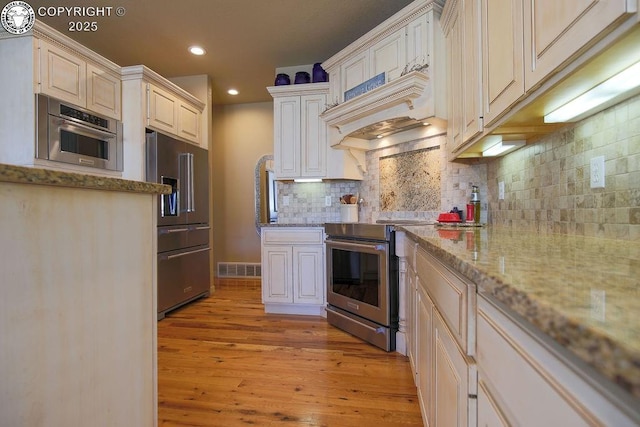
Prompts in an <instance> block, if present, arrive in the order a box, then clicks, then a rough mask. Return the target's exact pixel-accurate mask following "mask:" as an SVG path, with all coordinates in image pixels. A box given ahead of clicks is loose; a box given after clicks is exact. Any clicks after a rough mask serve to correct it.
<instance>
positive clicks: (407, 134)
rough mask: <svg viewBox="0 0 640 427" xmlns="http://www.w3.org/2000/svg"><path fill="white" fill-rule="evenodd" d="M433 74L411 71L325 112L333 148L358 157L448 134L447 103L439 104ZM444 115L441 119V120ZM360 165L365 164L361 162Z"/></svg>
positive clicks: (323, 114)
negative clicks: (373, 151) (404, 143)
mask: <svg viewBox="0 0 640 427" xmlns="http://www.w3.org/2000/svg"><path fill="white" fill-rule="evenodd" d="M436 98H439V97H436V94H435V93H434V88H433V84H432V82H431V81H430V78H429V75H428V74H427V73H425V72H423V71H411V72H409V73H407V74H405V75H403V76H400V77H398V78H396V79H395V80H393V81H391V82H388V83H386V84H384V85H382V86H379V87H377V88H375V89H373V90H371V91H369V92H366V93H364V94H362V95H359V96H357V97H355V98H352V99H350V100H348V101H345V102H343V103H341V104H338V105H336V106H334V107H331V108H329V109H327V110H325V111H324V112H323V113H322V114H321V115H320V117H321V118H322V119H323V120H324V121H325V122H326V123H327V125H328V128H329V130H328V134H329V144H330V146H331V147H332V148H337V149H348V150H350V151H352V154H353V155H354V156H355V157H362V154H358V153H353V151H361V152H364V151H368V150H374V149H378V148H382V147H386V146H390V145H395V144H398V143H401V142H406V141H410V140H415V139H421V138H426V137H430V136H435V135H440V134H443V133H446V127H447V122H446V120H445V119H443V118H442V117H443V116H444V114H442V113H443V112H444V111H443V110H444V107H443V106H444V103H440V102H437V101H439V99H436ZM436 112H438V113H440V116H441V117H438V114H436ZM358 163H361V162H360V161H359V162H358Z"/></svg>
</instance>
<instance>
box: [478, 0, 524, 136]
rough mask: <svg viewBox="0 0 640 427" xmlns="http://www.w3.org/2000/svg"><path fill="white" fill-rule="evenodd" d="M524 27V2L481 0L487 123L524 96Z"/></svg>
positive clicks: (485, 116)
mask: <svg viewBox="0 0 640 427" xmlns="http://www.w3.org/2000/svg"><path fill="white" fill-rule="evenodd" d="M522 27H523V22H522V1H513V0H482V43H483V49H482V50H483V68H482V71H483V81H484V85H483V87H484V91H485V92H484V95H483V101H484V102H483V107H484V108H483V112H484V125H485V126H488V125H491V124H493V122H494V121H495V120H496V119H497V118H499V117H500V116H501V115H502V114H503V113H506V112H507V111H508V110H509V108H510V107H511V106H512V105H513V104H514V103H515V102H516V101H518V100H519V99H520V98H521V97H522V96H523V95H524V66H523V64H522V63H523V37H522Z"/></svg>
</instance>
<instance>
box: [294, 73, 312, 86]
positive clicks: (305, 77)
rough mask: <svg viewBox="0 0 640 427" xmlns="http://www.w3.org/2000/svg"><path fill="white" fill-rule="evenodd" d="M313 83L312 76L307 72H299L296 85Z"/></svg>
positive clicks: (295, 81)
mask: <svg viewBox="0 0 640 427" xmlns="http://www.w3.org/2000/svg"><path fill="white" fill-rule="evenodd" d="M301 83H311V76H309V73H307V72H306V71H298V72H297V73H296V79H295V80H294V84H301Z"/></svg>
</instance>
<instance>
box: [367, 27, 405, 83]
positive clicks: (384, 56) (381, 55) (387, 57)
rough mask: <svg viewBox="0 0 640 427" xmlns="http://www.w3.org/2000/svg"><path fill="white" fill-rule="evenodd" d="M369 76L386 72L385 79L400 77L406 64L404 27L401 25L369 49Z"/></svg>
mask: <svg viewBox="0 0 640 427" xmlns="http://www.w3.org/2000/svg"><path fill="white" fill-rule="evenodd" d="M369 59H370V61H371V68H370V69H371V77H373V76H377V75H378V74H380V73H386V80H387V81H391V80H393V79H396V78H398V77H400V75H401V74H402V70H403V69H404V67H405V65H406V64H407V48H406V29H405V28H404V27H403V28H401V29H399V30H398V31H396V32H394V33H392V34H390V35H388V36H387V37H385V38H384V39H382V40H380V41H379V42H378V43H376V44H375V45H373V46H372V47H371V49H370V51H369Z"/></svg>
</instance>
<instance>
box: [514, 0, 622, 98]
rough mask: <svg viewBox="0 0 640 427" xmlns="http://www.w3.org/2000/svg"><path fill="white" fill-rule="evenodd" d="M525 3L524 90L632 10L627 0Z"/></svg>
mask: <svg viewBox="0 0 640 427" xmlns="http://www.w3.org/2000/svg"><path fill="white" fill-rule="evenodd" d="M633 3H635V2H633ZM524 4H525V9H524V37H525V40H524V43H525V57H524V58H525V67H526V75H525V83H526V90H527V91H528V90H530V89H531V88H533V87H535V86H536V85H537V84H539V83H542V81H543V79H544V78H545V77H547V76H549V75H551V74H552V73H553V72H554V71H555V70H556V69H557V68H558V67H560V66H562V64H564V63H565V62H567V61H568V60H569V59H571V58H572V57H574V56H575V55H577V54H578V53H580V51H581V50H582V49H583V48H587V47H589V46H590V45H591V44H592V43H594V42H596V41H597V40H598V39H599V38H600V37H602V36H604V35H605V34H606V33H607V32H608V31H610V30H612V29H613V28H615V26H616V25H615V24H616V23H617V22H620V21H622V20H623V19H625V18H626V17H627V14H629V13H633V12H635V7H629V6H630V5H631V4H632V2H629V1H628V0H572V1H557V0H525V1H524ZM633 6H635V5H633Z"/></svg>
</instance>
